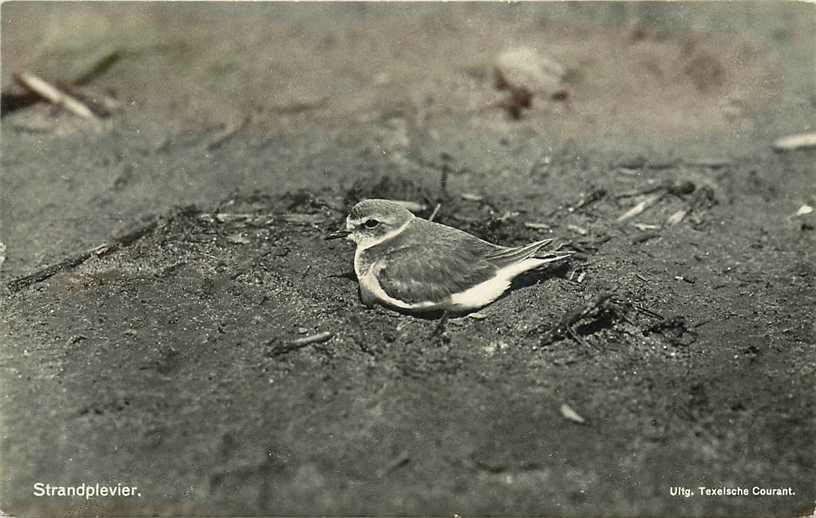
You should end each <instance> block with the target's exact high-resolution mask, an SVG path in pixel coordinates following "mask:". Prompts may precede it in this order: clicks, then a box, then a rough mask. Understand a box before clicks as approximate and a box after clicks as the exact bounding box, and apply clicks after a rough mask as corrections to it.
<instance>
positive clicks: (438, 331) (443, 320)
mask: <svg viewBox="0 0 816 518" xmlns="http://www.w3.org/2000/svg"><path fill="white" fill-rule="evenodd" d="M448 318H450V312H449V311H447V310H445V311H444V312H443V313H442V316H441V317H439V323H437V324H436V327H435V328H434V330H433V332H432V333H431V338H439V337H440V336H442V334H443V333H444V332H445V324H447V323H448Z"/></svg>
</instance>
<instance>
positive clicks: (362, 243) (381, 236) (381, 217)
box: [326, 199, 414, 248]
mask: <svg viewBox="0 0 816 518" xmlns="http://www.w3.org/2000/svg"><path fill="white" fill-rule="evenodd" d="M412 219H414V215H413V214H412V213H411V211H409V210H408V209H406V208H404V207H403V206H402V205H400V204H399V203H395V202H393V201H389V200H376V199H371V200H363V201H361V202H360V203H358V204H357V205H355V206H354V207H352V208H351V211H349V214H348V217H346V228H345V230H339V231H337V232H334V233H332V234H330V235H329V236H328V237H327V238H326V239H338V238H341V237H344V238H346V239H348V240H350V241H354V242H355V243H357V246H359V247H361V248H368V247H370V246H374V245H376V244H377V243H379V242H381V241H384V240H386V239H388V238H389V237H391V236H394V235H396V234H398V233H399V232H400V231H401V230H402V229H403V228H404V227H405V226H406V225H407V224H408V223H410V221H411V220H412Z"/></svg>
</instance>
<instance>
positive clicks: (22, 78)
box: [14, 72, 99, 121]
mask: <svg viewBox="0 0 816 518" xmlns="http://www.w3.org/2000/svg"><path fill="white" fill-rule="evenodd" d="M14 78H15V79H16V80H17V82H18V83H20V84H21V85H23V86H24V87H25V88H27V89H28V90H30V91H32V92H34V93H35V94H37V95H39V96H40V97H42V98H43V99H45V100H46V101H48V102H50V103H51V104H54V105H55V106H59V107H61V108H64V109H66V110H68V111H69V112H71V113H73V114H74V115H77V116H79V117H82V118H83V119H88V120H92V121H98V120H99V117H97V116H96V115H95V114H94V112H92V111H91V109H90V108H88V107H87V106H86V105H85V104H83V103H82V102H81V101H80V100H79V99H77V98H76V97H73V96H72V95H69V94H67V93H65V92H63V91H62V90H60V89H59V88H57V87H56V86H54V85H52V84H51V83H49V82H48V81H46V80H44V79H42V78H40V77H38V76H36V75H34V74H32V73H30V72H19V73H17V74H14Z"/></svg>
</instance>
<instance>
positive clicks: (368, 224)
mask: <svg viewBox="0 0 816 518" xmlns="http://www.w3.org/2000/svg"><path fill="white" fill-rule="evenodd" d="M379 224H380V222H379V221H377V220H376V219H367V220H366V222H365V223H363V225H365V227H366V228H374V227H376V226H377V225H379Z"/></svg>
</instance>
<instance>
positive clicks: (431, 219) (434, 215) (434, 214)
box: [428, 203, 442, 221]
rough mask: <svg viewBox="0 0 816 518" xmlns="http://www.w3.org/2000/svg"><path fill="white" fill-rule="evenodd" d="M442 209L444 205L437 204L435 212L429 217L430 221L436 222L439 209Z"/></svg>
mask: <svg viewBox="0 0 816 518" xmlns="http://www.w3.org/2000/svg"><path fill="white" fill-rule="evenodd" d="M441 207H442V204H441V203H437V204H436V207H434V210H433V212H431V215H430V216H429V217H428V221H433V220H434V218H435V217H436V215H437V214H439V209H440V208H441Z"/></svg>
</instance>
